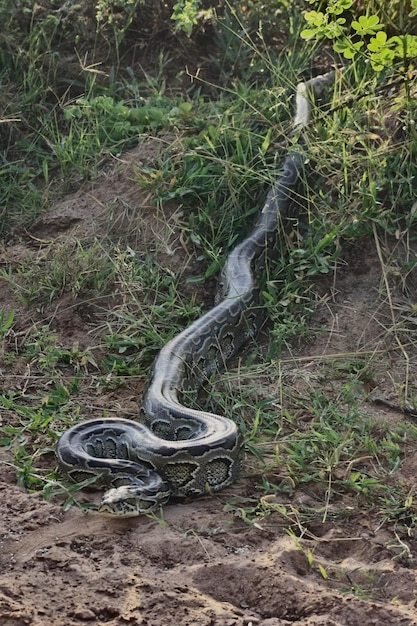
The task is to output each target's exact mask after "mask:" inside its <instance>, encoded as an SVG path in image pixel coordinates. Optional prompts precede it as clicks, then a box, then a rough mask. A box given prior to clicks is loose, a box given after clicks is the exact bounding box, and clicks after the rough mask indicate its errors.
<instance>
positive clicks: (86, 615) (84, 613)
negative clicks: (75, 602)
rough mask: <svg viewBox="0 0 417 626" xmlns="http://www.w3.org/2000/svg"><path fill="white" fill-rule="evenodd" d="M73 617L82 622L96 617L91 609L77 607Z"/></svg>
mask: <svg viewBox="0 0 417 626" xmlns="http://www.w3.org/2000/svg"><path fill="white" fill-rule="evenodd" d="M74 617H75V619H80V620H82V621H83V622H89V621H90V620H92V619H96V614H95V613H94V612H93V611H91V609H79V610H78V611H76V612H75V613H74Z"/></svg>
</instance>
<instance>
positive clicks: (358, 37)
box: [301, 0, 417, 72]
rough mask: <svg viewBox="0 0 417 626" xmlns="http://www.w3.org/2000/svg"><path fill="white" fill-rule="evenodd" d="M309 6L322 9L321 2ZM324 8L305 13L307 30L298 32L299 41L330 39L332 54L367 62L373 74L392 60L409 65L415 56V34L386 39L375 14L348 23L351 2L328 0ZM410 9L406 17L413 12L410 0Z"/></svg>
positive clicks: (416, 2) (415, 4)
mask: <svg viewBox="0 0 417 626" xmlns="http://www.w3.org/2000/svg"><path fill="white" fill-rule="evenodd" d="M310 4H312V5H317V6H318V7H323V2H322V1H321V0H310ZM324 5H325V6H324V7H323V8H324V10H319V11H315V10H313V11H307V12H306V13H305V15H304V17H305V20H306V22H307V28H305V29H304V30H302V31H301V37H302V38H303V39H307V40H313V39H315V40H320V39H324V38H326V39H330V40H331V41H333V42H334V43H333V49H334V50H335V52H338V53H339V54H342V55H343V56H344V57H345V58H346V59H349V60H351V59H355V58H356V57H358V56H360V57H362V58H364V59H368V60H369V61H370V63H371V65H372V68H373V70H374V71H375V72H380V71H382V70H383V69H385V68H389V67H392V65H393V63H394V61H395V60H396V59H399V60H402V61H408V62H409V63H410V62H412V60H413V59H414V58H415V57H416V55H417V36H416V35H412V34H408V33H401V34H397V35H393V36H391V37H390V36H389V35H388V34H387V32H386V28H385V25H384V24H383V23H382V22H381V21H380V18H379V16H378V15H376V14H371V15H360V16H358V18H357V19H352V20H349V21H348V19H347V17H345V15H346V13H347V12H352V6H353V0H328V1H327V2H325V3H324ZM411 6H412V12H411V13H410V17H411V16H413V15H415V14H416V13H417V0H411Z"/></svg>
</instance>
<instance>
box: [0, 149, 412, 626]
mask: <svg viewBox="0 0 417 626" xmlns="http://www.w3.org/2000/svg"><path fill="white" fill-rule="evenodd" d="M140 150H142V152H140ZM149 150H150V152H149ZM152 150H153V147H152V146H150V144H149V145H148V146H147V148H146V150H144V148H143V147H142V148H141V149H139V151H133V152H132V153H131V154H130V155H127V156H126V157H125V158H124V163H122V164H121V165H119V166H117V167H116V168H115V169H113V168H108V169H107V171H105V172H103V174H102V175H101V176H100V177H99V179H98V180H97V182H96V183H95V184H94V186H91V187H89V188H88V189H85V188H84V189H83V190H82V191H79V192H76V193H75V194H73V195H71V196H68V197H67V198H66V199H65V200H64V201H63V202H60V203H59V205H57V206H55V207H54V208H53V209H52V210H51V211H50V212H49V213H48V214H46V215H44V216H42V217H41V218H40V219H39V220H38V222H37V223H36V224H35V225H34V227H33V228H32V229H31V233H30V237H28V236H26V235H25V236H24V237H23V238H22V239H20V240H18V238H17V237H16V238H15V239H14V241H11V242H10V243H9V244H7V245H6V246H5V247H4V248H3V250H2V261H3V263H8V262H11V263H15V262H16V261H18V260H21V259H22V258H25V257H26V256H27V255H28V254H29V252H31V253H33V252H34V251H36V250H41V248H42V247H44V246H45V245H47V243H48V242H49V243H50V242H52V243H54V242H55V243H56V241H59V240H60V238H62V237H64V238H65V237H68V236H69V233H70V232H71V229H72V228H76V229H77V228H78V229H82V232H84V234H85V233H87V232H88V231H89V230H92V232H95V233H97V232H100V229H102V232H104V231H103V229H104V230H106V231H107V232H110V231H111V232H112V234H113V236H118V235H120V234H123V233H124V237H125V242H126V241H128V242H129V245H131V246H134V245H138V244H140V245H144V246H149V247H152V246H155V241H156V240H159V242H161V241H162V242H165V245H164V246H161V245H159V246H158V250H159V254H160V255H161V257H160V258H161V262H166V263H168V262H169V263H170V264H171V267H172V264H176V265H178V266H182V265H185V266H187V258H186V256H184V255H185V252H184V250H183V248H182V246H181V245H180V239H179V230H178V229H177V228H176V225H175V224H176V219H177V217H178V213H176V208H175V207H170V208H167V212H168V213H167V216H168V219H162V218H161V216H158V215H156V214H155V209H154V207H152V206H151V205H150V204H149V202H148V201H147V199H146V198H145V197H144V196H143V194H141V193H140V192H139V191H138V188H137V185H136V183H135V182H134V181H132V180H131V178H132V176H131V175H132V167H133V166H132V163H134V162H135V160H136V159H138V158H141V159H142V160H143V159H146V158H152V154H151V153H152ZM122 205H123V206H126V205H129V206H135V207H136V210H137V211H138V212H140V213H141V215H142V226H143V229H142V232H141V234H140V235H139V234H138V233H129V232H128V231H126V228H125V227H124V226H123V223H122V222H120V221H118V220H117V215H119V216H120V215H121V214H122V211H120V212H119V213H118V210H117V207H118V206H119V207H120V206H122ZM153 212H154V213H153ZM123 214H124V215H125V213H123ZM152 215H153V218H152ZM176 216H177V217H176ZM78 232H80V231H78ZM128 236H129V237H130V239H129V237H128ZM45 242H47V243H45ZM393 245H394V246H395V245H396V244H395V242H394V244H393ZM164 255H165V256H164ZM194 270H195V268H194ZM381 285H382V286H383V281H382V271H381V263H380V258H379V256H378V251H377V249H376V248H375V245H373V244H372V242H371V243H370V245H369V246H366V247H363V248H361V249H356V248H353V249H351V250H349V251H347V253H346V255H345V261H344V264H342V265H340V267H339V270H338V271H337V272H336V273H335V274H334V275H332V276H331V277H326V278H325V279H324V280H323V282H322V283H321V284H319V285H318V287H317V290H318V292H319V293H320V295H321V303H320V304H319V306H318V308H317V310H316V312H315V314H314V316H313V319H312V321H311V324H312V327H314V328H315V329H318V328H320V329H321V332H320V334H319V335H317V337H316V339H314V340H312V341H310V342H309V343H308V345H304V346H301V347H299V348H298V349H297V350H296V351H295V352H294V353H293V354H288V355H287V356H286V358H285V359H284V360H283V371H284V379H287V380H291V384H292V385H294V384H295V382H296V383H297V384H298V386H299V388H300V389H301V388H302V386H303V385H306V384H321V385H322V388H323V392H324V393H325V392H326V383H323V382H320V383H316V382H314V374H315V372H316V371H317V369H318V368H319V367H321V365H322V361H321V358H323V359H324V360H325V355H332V354H334V355H343V354H347V353H351V352H353V351H355V352H358V353H363V354H368V353H369V354H371V353H372V354H374V355H378V349H379V348H381V357H380V358H379V357H378V358H377V365H376V369H375V381H374V383H373V386H374V388H375V391H376V392H377V394H378V395H381V396H384V397H386V398H394V399H395V397H396V396H395V395H394V392H395V389H396V387H395V385H396V384H398V383H399V382H401V380H402V379H403V378H404V376H405V374H404V358H403V355H401V354H400V353H399V352H400V351H398V350H397V351H395V349H393V352H392V353H389V356H387V351H386V346H387V342H390V341H391V342H392V341H393V339H392V333H391V334H390V332H389V328H390V324H392V320H391V321H390V320H389V319H388V320H387V315H388V317H389V313H388V311H389V309H388V308H387V303H386V301H385V300H386V297H384V296H383V290H382V289H381ZM0 289H1V296H0V297H1V300H2V302H6V303H8V305H9V306H10V308H14V309H15V310H16V323H17V324H18V327H19V328H20V330H21V332H24V330H25V329H26V330H29V329H30V328H31V327H32V326H33V325H34V324H35V323H39V322H41V321H43V320H47V321H48V323H50V324H51V325H52V327H53V328H54V330H55V332H56V333H57V334H58V336H59V339H60V341H61V342H62V343H63V345H72V344H73V342H74V341H78V342H80V343H81V345H86V344H88V342H92V334H91V333H92V328H93V327H94V319H92V316H91V314H88V315H87V314H83V310H84V309H83V305H82V303H81V304H78V305H77V306H74V302H69V301H68V299H65V297H63V298H62V299H61V300H58V301H55V302H54V303H53V306H51V307H50V308H49V309H46V310H44V311H42V313H39V312H36V311H27V310H23V309H22V307H20V308H19V304H18V302H17V300H16V298H15V296H14V295H13V294H12V292H11V291H10V288H9V286H8V284H7V283H6V282H4V283H1V285H0ZM193 289H194V292H195V288H193ZM197 295H198V294H197ZM199 295H200V297H201V296H202V294H201V293H200V294H199ZM394 295H395V294H394ZM404 306H405V305H404ZM382 348H384V350H383V351H382ZM394 348H395V346H394ZM409 355H411V360H409V362H408V367H409V375H410V374H411V375H410V380H411V379H413V376H412V374H413V372H414V369H413V368H414V364H413V360H412V357H413V356H415V351H414V347H413V346H412V345H411V346H410V348H409ZM22 367H23V366H22ZM2 371H3V373H4V374H5V380H7V381H8V382H7V387H8V388H13V385H18V384H19V385H21V382H19V383H18V382H17V378H16V379H14V378H13V376H14V375H16V376H17V375H18V374H22V373H24V371H23V370H22V371H20V372H19V364H16V363H14V365H13V369H12V366H10V367H9V366H7V365H6V364H3V366H2ZM19 380H20V379H19ZM311 380H313V383H311V382H308V381H311ZM297 381H298V382H297ZM306 381H307V382H306ZM331 383H332V381H331V380H329V381H328V382H327V384H328V385H330V384H331ZM413 384H414V380H413ZM140 391H141V390H140V389H137V388H136V387H135V385H134V383H132V385H131V386H130V387H129V386H128V387H127V389H126V388H123V389H121V390H120V392H118V390H115V391H112V392H109V393H108V394H107V395H104V396H102V397H100V399H98V398H95V399H94V405H95V407H96V410H97V411H98V414H100V411H101V410H102V409H103V408H104V407H105V406H106V407H108V408H111V407H112V406H116V405H117V406H118V407H120V406H121V407H122V408H123V409H124V410H125V411H127V412H130V414H131V415H132V417H133V418H134V415H135V411H136V403H137V402H138V401H139V402H140ZM393 401H394V400H393ZM364 412H366V414H368V415H373V416H374V418H375V419H376V420H385V421H387V420H388V421H389V420H392V421H393V422H395V421H398V420H404V419H405V418H404V415H402V414H401V413H399V412H397V411H395V410H390V409H389V408H388V407H385V406H379V405H374V404H371V403H367V404H366V406H365V405H364ZM90 416H92V415H91V414H90V415H86V417H90ZM2 420H3V424H6V423H7V424H10V423H15V422H16V421H17V420H18V417H17V416H14V415H10V414H8V413H7V411H5V412H4V413H3V415H2ZM1 454H2V456H1V457H0V461H3V462H4V463H3V464H2V475H1V483H0V490H1V498H0V512H1V514H0V624H1V625H2V626H26V625H28V626H43V625H47V624H48V625H52V626H80V624H83V623H84V624H89V623H95V624H108V625H109V626H123V625H130V626H139V625H141V626H145V625H146V626H165V625H169V624H172V623H175V624H181V625H182V626H191V625H195V626H197V625H198V626H250V625H253V626H255V625H257V626H284V625H289V624H293V625H294V626H313V625H320V626H336V625H338V626H339V625H340V626H342V625H343V626H365V625H366V626H370V625H375V626H383V625H386V626H392V625H404V626H411V625H412V624H417V607H416V589H417V580H416V572H415V569H414V567H415V566H413V564H412V563H410V561H409V560H407V559H405V558H401V555H400V554H398V553H397V554H394V557H395V558H393V551H392V550H390V549H389V544H390V541H391V540H392V539H393V538H394V534H393V532H392V530H389V529H386V528H384V527H382V528H381V527H380V525H379V517H378V512H377V511H374V510H369V511H363V512H362V514H361V515H360V516H357V515H356V511H352V514H353V516H352V520H351V521H349V517H348V516H346V517H344V518H340V519H331V520H324V521H323V522H322V523H320V524H318V523H315V524H314V525H311V527H310V528H309V534H308V536H306V537H304V538H303V546H304V550H301V549H299V546H298V545H297V543H296V542H294V540H293V539H292V538H291V537H290V536H288V534H287V533H286V532H285V522H284V521H283V520H282V518H281V517H280V515H279V512H276V513H273V514H272V515H270V516H269V517H266V518H265V519H260V520H259V522H257V523H256V524H252V525H249V524H248V523H247V522H246V521H244V520H243V519H241V516H239V515H238V514H237V510H236V507H235V508H233V507H230V506H227V503H228V502H230V500H231V498H233V497H234V496H245V497H250V495H251V493H253V490H254V489H255V488H256V485H255V483H254V480H253V478H250V477H247V476H242V478H241V479H240V480H239V481H238V482H237V483H236V484H235V485H233V487H231V488H230V489H228V490H226V491H225V492H222V493H220V494H219V495H217V496H215V497H204V498H200V499H196V500H194V501H189V502H184V503H173V504H172V505H170V506H167V507H166V509H165V512H164V523H162V522H158V521H156V520H153V519H148V518H146V517H140V518H135V519H129V520H119V521H118V520H112V519H109V518H104V517H101V516H99V515H97V514H96V513H94V512H89V513H86V514H85V513H82V512H81V511H80V510H79V509H77V508H75V507H73V508H71V509H70V510H68V511H67V512H63V510H62V507H61V505H60V503H59V502H56V503H51V502H45V501H43V500H42V498H41V497H40V496H39V495H38V494H29V493H27V492H25V491H24V490H22V489H19V488H18V487H17V486H16V477H15V472H14V470H13V467H12V466H11V465H10V464H9V462H10V461H11V458H12V457H11V453H9V452H2V453H1ZM405 454H406V458H405V460H404V463H403V465H402V468H401V469H400V470H398V472H397V474H396V479H397V480H403V481H405V482H406V483H409V486H410V493H412V492H413V490H414V480H415V475H416V472H417V455H416V454H415V450H412V449H406V450H405ZM50 464H51V468H52V467H53V466H54V459H53V456H52V455H51V457H50ZM91 497H93V499H95V501H97V499H98V498H99V495H98V494H97V495H93V496H91V494H88V495H86V499H91ZM311 497H312V494H311V493H310V492H309V491H308V490H307V489H306V490H305V491H303V490H297V491H296V493H295V494H294V495H293V496H286V495H285V494H283V495H282V500H281V502H282V503H287V502H289V501H291V503H292V505H293V506H294V507H296V506H297V504H298V503H300V502H302V501H305V500H306V499H308V498H311ZM352 502H353V501H352ZM352 506H354V504H353V505H352ZM348 508H349V502H348V501H347V502H346V509H348ZM406 547H407V551H408V553H411V554H412V555H413V556H415V555H416V551H417V546H416V545H415V538H413V537H410V538H409V540H408V541H407V546H406ZM307 549H308V550H310V551H311V552H312V553H314V561H315V565H314V567H313V566H312V565H311V563H309V561H308V558H307V554H306V550H307ZM318 564H320V565H322V566H323V568H325V570H326V572H327V573H328V578H327V579H325V578H324V577H323V576H322V575H321V573H320V570H319V568H318V567H317V566H318ZM361 586H364V587H366V588H367V589H368V593H367V594H364V597H358V594H356V595H355V589H358V588H360V587H361Z"/></svg>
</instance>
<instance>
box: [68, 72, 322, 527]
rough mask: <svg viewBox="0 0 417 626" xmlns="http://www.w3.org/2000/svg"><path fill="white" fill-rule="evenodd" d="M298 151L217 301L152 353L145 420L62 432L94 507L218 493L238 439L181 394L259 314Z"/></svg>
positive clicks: (303, 102)
mask: <svg viewBox="0 0 417 626" xmlns="http://www.w3.org/2000/svg"><path fill="white" fill-rule="evenodd" d="M331 80H332V76H330V75H325V76H323V77H316V78H314V79H312V80H311V81H308V83H301V84H300V85H299V86H298V88H297V102H296V104H297V110H296V114H295V118H294V126H295V127H296V128H299V129H302V127H303V126H305V125H306V124H307V122H308V120H309V111H310V103H309V95H310V92H313V93H314V94H315V95H317V94H318V93H319V92H320V90H321V89H322V87H323V86H324V85H326V84H328V83H329V82H330V81H331ZM301 140H302V135H301V137H300V140H299V141H298V144H297V145H298V146H300V148H301V149H298V150H295V151H293V152H292V153H290V154H289V155H288V156H287V158H286V159H285V162H284V166H283V173H282V175H281V176H280V178H279V179H278V180H277V181H276V182H275V184H274V185H273V187H272V189H271V190H270V192H269V193H268V196H267V198H266V201H265V204H264V206H263V208H262V211H261V213H260V215H259V217H258V220H257V222H256V224H255V227H254V229H253V231H252V232H251V234H250V235H249V236H248V237H247V238H246V239H245V240H244V241H242V243H240V244H239V245H238V246H237V247H236V248H235V249H234V250H233V251H232V252H231V254H230V255H229V257H228V259H227V261H226V265H225V267H224V270H223V272H222V276H221V279H220V296H219V299H220V301H219V303H218V304H217V305H216V306H215V307H214V308H212V309H211V310H210V311H208V312H207V313H206V314H205V315H203V316H202V317H201V318H199V319H198V320H197V321H196V322H194V323H193V324H192V325H191V326H190V327H189V328H187V329H185V330H184V331H183V332H182V333H180V334H179V335H178V336H177V337H175V338H174V339H173V340H172V341H170V342H169V343H168V344H167V345H166V346H165V347H164V348H163V349H162V350H161V352H160V353H159V356H158V357H157V359H156V361H155V363H154V365H153V370H152V375H151V382H150V385H149V387H148V389H147V392H146V395H145V399H144V407H143V408H144V413H145V421H146V425H144V424H141V423H137V422H133V421H131V420H126V419H93V420H89V421H85V422H82V423H80V424H77V425H76V426H73V427H72V428H70V429H69V430H68V431H66V432H65V433H64V434H63V435H62V436H61V437H60V439H59V441H58V443H57V447H56V454H57V457H58V461H59V465H60V468H61V469H62V471H64V472H65V473H66V474H67V475H68V476H69V477H70V478H71V479H72V480H74V481H76V482H79V481H82V480H85V479H87V478H91V477H96V478H97V481H96V483H95V484H96V485H98V486H102V487H105V488H109V490H108V491H107V492H106V493H105V494H104V496H103V499H102V502H101V505H100V507H99V511H100V512H102V513H105V514H108V515H118V516H124V517H128V516H133V515H139V514H141V513H149V512H151V511H152V510H154V509H155V508H157V507H158V506H159V505H161V504H164V503H165V502H166V501H167V500H168V499H169V498H170V497H171V496H190V495H198V494H202V493H204V492H207V491H213V492H214V491H219V490H220V489H223V488H224V487H226V486H228V485H230V484H231V483H232V482H233V481H234V480H235V479H236V477H237V476H238V474H239V472H240V470H241V466H242V461H243V456H244V447H243V438H242V436H241V434H240V432H239V429H238V427H237V426H236V424H235V423H234V422H233V421H231V420H229V419H227V418H224V417H221V416H219V415H214V414H212V413H207V412H204V411H199V410H195V409H191V408H188V407H186V406H184V405H183V404H182V403H181V396H182V394H183V393H184V392H186V391H188V390H189V389H197V388H198V387H199V386H200V385H201V384H202V382H203V381H205V380H207V379H208V378H209V377H210V376H211V374H212V373H213V372H215V371H217V370H219V369H222V368H224V366H225V364H226V362H227V360H228V359H230V357H232V356H233V355H235V354H236V353H237V352H238V351H239V350H240V348H241V347H242V345H243V344H244V343H245V342H247V341H248V340H249V339H250V338H253V337H255V335H256V334H257V332H258V330H259V327H260V325H261V322H262V320H263V314H262V307H261V304H260V282H259V274H260V272H261V268H262V267H263V265H264V264H265V261H267V259H268V258H269V257H270V256H271V254H272V251H273V250H274V248H275V246H276V242H277V238H278V236H279V222H280V220H281V219H282V218H285V217H286V215H287V214H288V211H289V207H290V205H291V204H292V202H293V200H294V196H295V193H296V190H297V187H298V185H299V182H300V173H301V172H302V171H303V168H304V159H305V154H304V151H303V149H302V143H303V142H302V141H301Z"/></svg>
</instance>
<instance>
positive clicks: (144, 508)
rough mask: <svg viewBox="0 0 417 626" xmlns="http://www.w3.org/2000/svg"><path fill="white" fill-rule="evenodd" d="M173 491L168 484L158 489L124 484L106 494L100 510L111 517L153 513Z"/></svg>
mask: <svg viewBox="0 0 417 626" xmlns="http://www.w3.org/2000/svg"><path fill="white" fill-rule="evenodd" d="M170 495H171V493H170V490H169V488H168V486H167V485H166V484H164V488H161V486H160V487H159V490H158V491H154V490H151V489H144V488H143V485H142V486H141V485H135V484H132V485H122V486H121V487H116V488H114V489H109V490H108V491H106V493H105V494H104V496H103V498H102V500H101V503H100V506H99V508H98V512H99V513H101V514H102V515H106V516H109V517H136V516H137V515H145V514H146V513H152V511H155V509H157V508H158V507H160V506H161V505H163V504H165V503H166V502H167V501H168V500H169V497H170Z"/></svg>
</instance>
